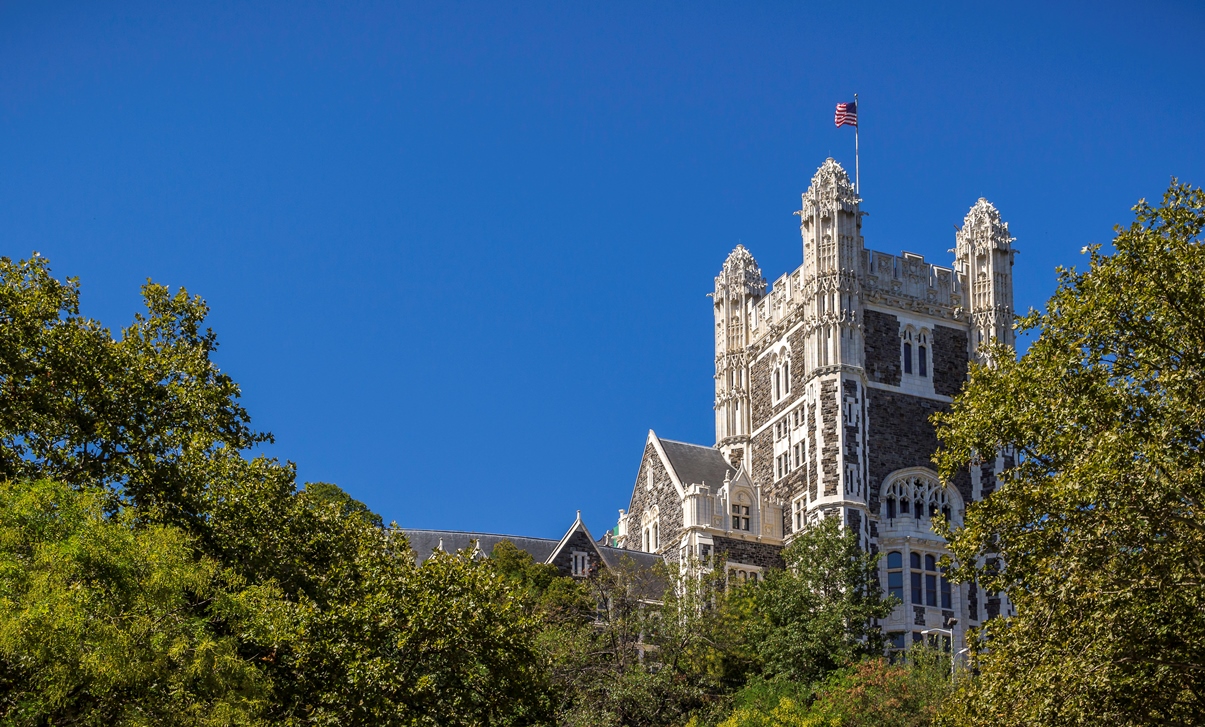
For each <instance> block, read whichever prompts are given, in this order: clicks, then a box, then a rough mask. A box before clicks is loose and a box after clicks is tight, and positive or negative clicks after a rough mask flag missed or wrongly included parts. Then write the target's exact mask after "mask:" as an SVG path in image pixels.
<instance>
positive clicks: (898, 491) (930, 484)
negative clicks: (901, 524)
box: [882, 473, 961, 525]
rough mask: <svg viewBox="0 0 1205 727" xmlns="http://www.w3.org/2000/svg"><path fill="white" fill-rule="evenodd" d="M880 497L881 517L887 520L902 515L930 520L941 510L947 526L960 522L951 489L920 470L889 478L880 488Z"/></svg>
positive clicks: (902, 516) (901, 516)
mask: <svg viewBox="0 0 1205 727" xmlns="http://www.w3.org/2000/svg"><path fill="white" fill-rule="evenodd" d="M882 499H883V516H884V517H886V518H887V519H888V520H889V521H893V520H895V519H897V518H904V517H914V518H916V519H917V520H924V519H932V517H933V516H934V515H936V514H938V513H941V514H942V515H943V516H944V517H945V518H946V520H947V521H949V522H950V524H951V525H957V524H961V523H960V522H957V518H958V513H957V509H956V508H955V507H954V504H955V503H956V500H955V499H954V496H953V494H952V492H951V490H950V489H949V488H947V487H943V486H942V485H940V484H938V482H937V480H936V479H935V478H933V477H930V476H927V475H924V474H921V473H914V474H909V475H904V476H901V477H897V478H895V479H893V480H891V481H890V483H889V484H888V485H887V487H885V488H884V489H883V498H882Z"/></svg>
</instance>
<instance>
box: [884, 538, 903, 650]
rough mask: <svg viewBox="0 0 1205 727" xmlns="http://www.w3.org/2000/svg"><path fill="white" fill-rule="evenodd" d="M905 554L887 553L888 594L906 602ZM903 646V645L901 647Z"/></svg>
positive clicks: (901, 601)
mask: <svg viewBox="0 0 1205 727" xmlns="http://www.w3.org/2000/svg"><path fill="white" fill-rule="evenodd" d="M903 569H904V556H902V555H901V554H900V553H899V551H895V550H893V551H891V552H890V553H888V554H887V595H888V596H895V597H896V598H898V599H900V603H903V602H904V570H903ZM901 648H902V647H901Z"/></svg>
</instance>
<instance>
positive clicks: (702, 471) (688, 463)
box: [659, 438, 737, 487]
mask: <svg viewBox="0 0 1205 727" xmlns="http://www.w3.org/2000/svg"><path fill="white" fill-rule="evenodd" d="M659 439H660V438H659ZM660 442H661V450H662V451H663V452H665V458H666V459H667V460H669V465H670V466H671V467H673V469H674V472H675V473H676V474H677V476H678V480H679V481H680V482H681V483H682V485H683V486H684V487H685V486H689V485H708V486H710V487H720V486H721V485H723V484H724V481H725V480H726V479H735V478H736V475H737V470H736V468H735V467H733V466H732V465H730V464H728V460H726V459H724V455H722V454H720V450H718V449H715V448H714V447H704V446H702V445H700V444H688V443H687V442H675V441H674V440H672V439H661V440H660Z"/></svg>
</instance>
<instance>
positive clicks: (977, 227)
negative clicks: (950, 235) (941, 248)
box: [955, 197, 1012, 254]
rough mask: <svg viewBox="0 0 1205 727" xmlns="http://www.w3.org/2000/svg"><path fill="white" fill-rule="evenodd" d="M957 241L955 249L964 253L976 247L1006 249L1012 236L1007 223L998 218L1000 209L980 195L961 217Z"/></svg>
mask: <svg viewBox="0 0 1205 727" xmlns="http://www.w3.org/2000/svg"><path fill="white" fill-rule="evenodd" d="M957 241H958V242H957V246H956V247H955V251H956V252H961V253H963V254H966V253H967V252H970V250H971V249H974V248H977V247H982V248H996V249H1003V250H1007V249H1008V246H1009V243H1010V242H1012V238H1011V237H1010V236H1009V234H1008V223H1007V222H1004V221H1002V220H1001V219H1000V211H999V210H997V209H996V206H995V205H993V204H992V203H991V202H988V201H987V200H986V199H984V198H983V197H980V198H979V201H978V202H976V203H975V204H974V206H972V207H971V210H970V212H967V216H966V218H965V219H963V221H962V229H961V230H959V231H958V236H957Z"/></svg>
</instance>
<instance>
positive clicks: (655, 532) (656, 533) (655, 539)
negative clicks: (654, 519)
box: [653, 523, 661, 550]
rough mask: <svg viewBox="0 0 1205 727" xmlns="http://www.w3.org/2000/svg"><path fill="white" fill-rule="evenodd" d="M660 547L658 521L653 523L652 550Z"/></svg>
mask: <svg viewBox="0 0 1205 727" xmlns="http://www.w3.org/2000/svg"><path fill="white" fill-rule="evenodd" d="M660 547H661V527H660V523H653V550H657V549H658V548H660Z"/></svg>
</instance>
